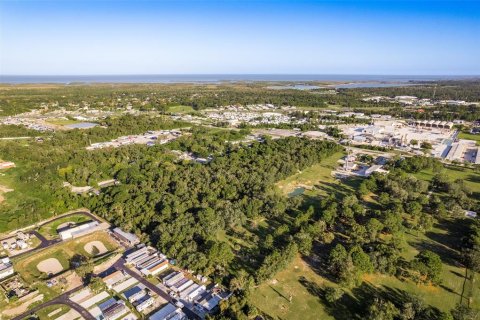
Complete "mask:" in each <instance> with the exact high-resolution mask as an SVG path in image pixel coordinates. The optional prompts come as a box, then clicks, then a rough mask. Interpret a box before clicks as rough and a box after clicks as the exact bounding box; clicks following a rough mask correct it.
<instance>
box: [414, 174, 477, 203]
mask: <svg viewBox="0 0 480 320" xmlns="http://www.w3.org/2000/svg"><path fill="white" fill-rule="evenodd" d="M444 172H445V173H446V174H447V175H448V176H449V177H450V179H451V180H452V181H453V180H457V179H460V180H462V181H463V182H464V183H465V185H466V186H467V187H468V188H469V189H470V191H472V197H474V198H476V199H480V172H475V171H473V170H472V169H467V168H457V167H449V168H445V169H444ZM414 175H415V176H416V177H417V178H419V179H422V180H426V181H431V180H432V179H433V177H434V176H435V173H434V172H433V171H432V170H430V169H429V170H422V171H420V172H419V173H416V174H414Z"/></svg>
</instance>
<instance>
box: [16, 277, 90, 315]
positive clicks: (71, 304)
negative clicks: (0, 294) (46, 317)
mask: <svg viewBox="0 0 480 320" xmlns="http://www.w3.org/2000/svg"><path fill="white" fill-rule="evenodd" d="M83 287H84V286H83V285H82V286H79V287H77V288H75V289H72V290H70V291H67V292H65V293H63V294H62V295H59V296H58V297H56V298H55V299H52V300H50V301H47V302H45V303H42V304H40V305H38V306H36V307H34V308H32V309H30V310H28V311H27V312H25V313H22V314H21V315H19V316H16V317H15V318H13V319H11V320H22V319H24V318H27V317H29V316H31V315H33V314H35V313H36V312H38V311H40V310H42V309H43V308H46V307H48V306H53V305H56V304H64V305H67V306H69V307H70V308H72V309H73V310H75V311H77V312H78V313H79V314H80V315H81V316H82V317H83V318H84V319H85V320H96V319H95V317H94V316H92V315H91V314H90V312H88V311H87V310H86V309H85V308H83V307H82V306H81V305H79V304H77V303H75V302H73V301H71V300H70V299H68V297H69V296H70V295H71V294H72V293H73V292H75V291H78V290H80V289H82V288H83Z"/></svg>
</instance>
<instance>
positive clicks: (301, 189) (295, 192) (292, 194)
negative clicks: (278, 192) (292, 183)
mask: <svg viewBox="0 0 480 320" xmlns="http://www.w3.org/2000/svg"><path fill="white" fill-rule="evenodd" d="M304 192H305V188H304V187H298V188H295V190H293V191H292V192H290V193H289V194H288V196H289V197H290V198H291V197H295V196H299V195H301V194H303V193H304Z"/></svg>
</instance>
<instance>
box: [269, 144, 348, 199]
mask: <svg viewBox="0 0 480 320" xmlns="http://www.w3.org/2000/svg"><path fill="white" fill-rule="evenodd" d="M344 155H345V154H344V153H343V152H337V153H335V154H333V155H331V156H330V157H328V158H326V159H324V160H322V161H321V162H320V163H318V164H314V165H313V166H310V167H308V168H306V169H304V170H303V171H300V172H298V173H296V174H294V175H292V176H290V177H288V178H287V179H285V180H282V181H279V182H278V183H277V184H276V185H277V187H278V189H279V190H280V191H281V192H282V193H283V194H285V195H288V194H290V193H291V192H292V191H294V190H295V189H296V188H299V187H304V188H305V189H306V191H305V194H306V195H327V194H328V193H329V191H332V189H335V188H336V186H339V185H340V183H339V181H338V180H337V179H335V178H334V177H333V176H332V170H334V169H335V168H337V166H338V160H340V158H342V157H343V156H344Z"/></svg>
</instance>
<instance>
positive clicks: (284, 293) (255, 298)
mask: <svg viewBox="0 0 480 320" xmlns="http://www.w3.org/2000/svg"><path fill="white" fill-rule="evenodd" d="M309 283H314V284H315V285H317V286H318V287H321V288H324V287H326V286H331V285H332V283H331V282H329V281H328V280H326V279H324V278H323V277H321V276H319V275H318V274H316V273H315V272H314V271H313V270H312V269H311V268H310V266H309V265H308V264H307V263H306V262H305V261H304V260H303V259H302V258H301V257H297V258H296V259H295V260H294V261H293V262H292V263H291V264H290V265H289V266H288V267H287V268H286V269H285V270H283V271H281V272H279V273H278V274H277V275H276V276H275V278H274V279H273V280H271V281H268V282H266V283H263V284H261V285H260V286H259V287H258V288H256V289H254V290H253V293H252V296H251V302H252V303H253V304H254V305H255V306H256V307H257V308H258V309H260V310H261V311H262V312H265V313H267V314H268V315H270V316H272V317H275V318H278V319H286V320H289V319H291V320H293V319H300V318H299V317H301V319H305V320H309V319H311V320H314V319H334V318H333V317H332V316H330V315H329V314H328V313H327V311H326V309H325V306H324V305H323V304H322V301H321V300H320V297H318V296H317V295H315V294H312V293H311V292H310V291H309V285H308V284H309ZM290 297H291V301H290Z"/></svg>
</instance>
